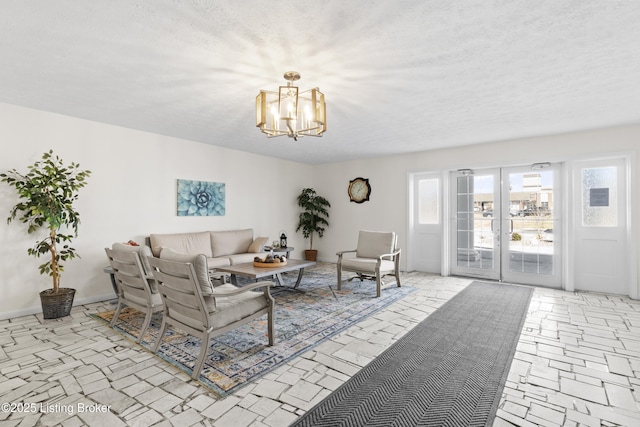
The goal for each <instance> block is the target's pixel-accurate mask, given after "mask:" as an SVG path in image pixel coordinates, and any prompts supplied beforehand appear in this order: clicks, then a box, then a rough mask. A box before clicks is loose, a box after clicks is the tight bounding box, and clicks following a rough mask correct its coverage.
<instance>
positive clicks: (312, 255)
mask: <svg viewBox="0 0 640 427" xmlns="http://www.w3.org/2000/svg"><path fill="white" fill-rule="evenodd" d="M304 259H306V260H307V261H315V260H317V259H318V250H317V249H305V251H304Z"/></svg>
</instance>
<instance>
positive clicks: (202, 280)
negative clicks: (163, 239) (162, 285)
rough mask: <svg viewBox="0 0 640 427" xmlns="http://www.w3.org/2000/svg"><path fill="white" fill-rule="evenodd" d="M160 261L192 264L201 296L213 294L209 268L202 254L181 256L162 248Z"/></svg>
mask: <svg viewBox="0 0 640 427" xmlns="http://www.w3.org/2000/svg"><path fill="white" fill-rule="evenodd" d="M160 259H167V260H169V261H178V262H190V263H191V264H193V268H194V269H195V270H196V278H197V279H198V284H199V285H200V289H201V290H202V293H203V294H211V293H212V292H213V285H212V284H211V281H210V280H209V267H208V264H207V257H205V256H204V255H202V254H198V255H191V254H181V253H179V252H176V251H174V250H173V249H170V248H162V251H161V252H160Z"/></svg>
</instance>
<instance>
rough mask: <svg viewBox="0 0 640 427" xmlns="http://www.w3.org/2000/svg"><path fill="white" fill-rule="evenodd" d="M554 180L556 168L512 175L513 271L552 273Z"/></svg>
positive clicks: (511, 252) (511, 226)
mask: <svg viewBox="0 0 640 427" xmlns="http://www.w3.org/2000/svg"><path fill="white" fill-rule="evenodd" d="M553 182H554V180H553V170H548V171H544V170H541V171H531V172H519V173H510V174H509V203H508V206H509V213H508V215H509V217H508V218H505V219H506V222H507V223H508V226H509V231H510V233H509V236H510V240H509V245H508V247H509V267H508V268H509V271H510V272H515V273H530V274H541V275H552V274H553V251H554V244H553V240H554V234H553V231H554V223H555V220H554V218H553V211H554V210H553V203H554V198H553ZM503 268H504V267H503Z"/></svg>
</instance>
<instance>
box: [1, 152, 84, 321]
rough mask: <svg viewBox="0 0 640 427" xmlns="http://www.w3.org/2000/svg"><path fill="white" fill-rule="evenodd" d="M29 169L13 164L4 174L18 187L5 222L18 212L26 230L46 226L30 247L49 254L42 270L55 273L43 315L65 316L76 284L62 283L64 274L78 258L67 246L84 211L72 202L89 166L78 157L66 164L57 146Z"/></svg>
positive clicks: (34, 252)
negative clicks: (56, 152) (82, 166)
mask: <svg viewBox="0 0 640 427" xmlns="http://www.w3.org/2000/svg"><path fill="white" fill-rule="evenodd" d="M28 169H29V171H28V172H27V173H26V174H21V173H19V172H18V171H17V170H15V169H12V170H10V171H7V172H6V173H1V174H0V178H2V179H1V180H2V182H6V183H7V184H9V185H10V186H12V187H14V188H15V189H16V191H17V192H18V197H19V200H20V201H19V202H18V204H16V205H15V206H14V207H13V208H12V209H11V211H10V214H9V217H8V218H7V223H10V222H11V221H13V220H14V219H16V217H19V219H20V221H22V222H23V223H25V224H27V233H28V234H31V233H36V232H41V231H45V233H43V234H44V237H43V238H42V239H41V240H39V241H37V242H36V243H35V246H33V247H32V248H29V249H28V250H27V253H28V254H29V255H33V256H35V257H40V256H43V255H45V256H47V257H48V259H47V261H46V262H45V263H44V264H41V265H40V266H39V267H38V268H39V269H40V274H48V275H49V276H51V278H52V280H53V287H52V289H47V290H45V291H42V292H40V300H41V302H42V311H43V314H44V318H45V319H55V318H58V317H64V316H67V315H68V314H69V313H70V312H71V306H72V305H73V297H74V295H75V289H72V288H62V287H60V275H61V273H62V272H63V271H64V266H63V262H64V261H68V260H71V259H73V258H76V257H78V258H79V255H78V254H77V253H76V250H75V249H74V248H72V247H71V246H69V244H70V242H71V239H73V238H74V237H77V235H78V225H79V224H80V214H79V213H78V212H77V211H76V209H75V208H74V206H73V202H74V201H76V200H77V199H78V190H80V188H82V187H84V186H85V185H86V184H87V182H86V179H87V178H88V177H89V175H90V174H91V171H89V170H80V165H79V164H77V163H71V164H70V165H68V166H65V165H64V163H63V161H62V159H61V158H60V157H58V156H54V154H53V150H50V151H49V152H45V153H44V154H43V155H42V160H38V161H37V162H35V163H34V164H33V165H31V166H29V167H28Z"/></svg>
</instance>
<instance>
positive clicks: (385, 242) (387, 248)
mask: <svg viewBox="0 0 640 427" xmlns="http://www.w3.org/2000/svg"><path fill="white" fill-rule="evenodd" d="M394 245H395V233H393V232H381V231H365V230H360V234H359V236H358V248H357V249H356V256H357V257H358V258H378V257H379V256H380V255H384V254H390V253H392V252H393V251H394V249H395V248H394Z"/></svg>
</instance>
